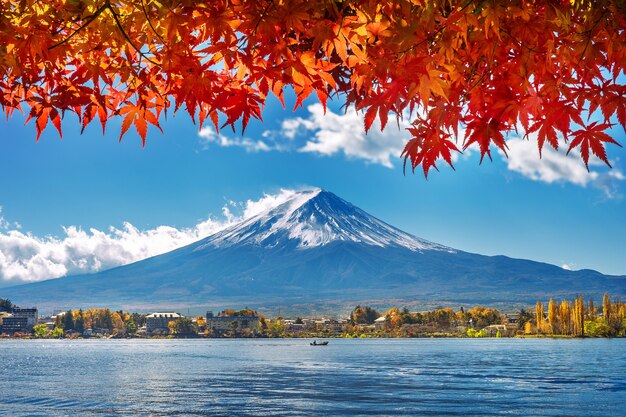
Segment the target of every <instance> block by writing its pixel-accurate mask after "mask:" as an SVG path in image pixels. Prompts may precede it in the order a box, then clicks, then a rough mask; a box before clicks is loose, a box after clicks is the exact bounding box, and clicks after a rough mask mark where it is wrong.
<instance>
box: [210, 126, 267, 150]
mask: <svg viewBox="0 0 626 417" xmlns="http://www.w3.org/2000/svg"><path fill="white" fill-rule="evenodd" d="M198 135H199V136H200V139H201V142H200V143H201V145H202V148H203V150H207V149H208V148H209V146H210V145H211V144H215V145H217V146H221V147H223V148H230V147H239V148H243V149H245V150H246V151H247V152H267V151H271V150H276V149H275V148H274V147H273V146H270V145H268V144H267V143H265V142H263V141H262V140H253V139H250V138H246V137H235V138H229V137H228V136H225V135H223V134H221V133H216V132H215V129H214V128H212V127H203V128H202V129H201V130H200V132H199V133H198Z"/></svg>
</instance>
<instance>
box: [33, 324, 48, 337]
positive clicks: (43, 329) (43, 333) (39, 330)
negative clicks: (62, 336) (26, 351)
mask: <svg viewBox="0 0 626 417" xmlns="http://www.w3.org/2000/svg"><path fill="white" fill-rule="evenodd" d="M33 333H34V334H35V337H36V338H38V339H43V338H44V337H47V336H48V334H49V333H50V332H49V331H48V326H46V325H45V324H37V325H36V326H35V327H33Z"/></svg>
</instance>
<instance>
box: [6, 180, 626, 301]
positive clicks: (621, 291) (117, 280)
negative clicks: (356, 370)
mask: <svg viewBox="0 0 626 417" xmlns="http://www.w3.org/2000/svg"><path fill="white" fill-rule="evenodd" d="M604 291H608V292H610V293H611V294H614V295H616V296H624V295H626V277H625V276H607V275H603V274H601V273H599V272H596V271H591V270H581V271H567V270H564V269H562V268H560V267H558V266H554V265H549V264H545V263H540V262H533V261H528V260H521V259H511V258H508V257H505V256H483V255H478V254H472V253H467V252H463V251H460V250H456V249H451V248H448V247H446V246H443V245H439V244H436V243H432V242H429V241H427V240H423V239H420V238H418V237H415V236H413V235H410V234H408V233H405V232H403V231H401V230H399V229H397V228H395V227H393V226H390V225H388V224H386V223H384V222H383V221H381V220H378V219H376V218H375V217H373V216H371V215H369V214H368V213H366V212H365V211H363V210H361V209H359V208H358V207H355V206H354V205H352V204H350V203H348V202H346V201H344V200H342V199H341V198H339V197H337V196H336V195H334V194H332V193H330V192H328V191H324V190H320V189H315V190H309V191H303V192H300V193H295V194H294V195H292V196H291V197H290V198H289V199H287V200H286V201H284V202H282V203H280V204H278V205H277V206H275V207H272V208H271V209H268V210H265V211H263V212H261V213H259V214H257V215H256V216H254V217H252V218H250V219H248V220H246V221H244V222H242V223H239V224H236V225H234V226H232V227H230V228H227V229H224V230H222V231H221V232H218V233H216V234H214V235H212V236H209V237H207V238H205V239H202V240H200V241H198V242H195V243H192V244H190V245H188V246H186V247H183V248H179V249H177V250H174V251H172V252H168V253H165V254H162V255H159V256H155V257H152V258H149V259H145V260H143V261H140V262H136V263H133V264H130V265H125V266H122V267H118V268H114V269H110V270H108V271H102V272H99V273H96V274H92V275H82V276H72V277H66V278H59V279H53V280H48V281H43V282H38V283H34V284H27V285H22V286H17V287H11V288H2V289H1V290H0V298H9V299H11V300H12V301H13V302H15V303H17V304H24V305H33V304H36V305H38V306H40V307H45V306H48V307H51V308H58V307H62V308H67V307H75V308H77V307H94V306H105V307H112V308H119V307H124V308H131V309H132V308H151V307H157V306H182V307H185V306H190V305H191V306H193V305H198V306H200V305H204V306H206V305H224V306H235V307H236V306H241V305H248V306H266V307H267V306H272V305H273V306H275V305H280V306H282V307H287V306H289V305H292V306H293V305H302V303H308V305H313V306H315V308H316V309H320V311H321V310H323V309H324V307H323V305H337V303H342V302H343V303H345V302H348V301H350V302H363V301H365V300H377V302H379V303H385V302H386V301H385V300H390V301H389V302H390V303H391V304H393V305H401V304H399V303H402V302H404V303H407V304H409V303H411V302H412V301H414V300H416V299H417V300H427V301H429V302H436V301H446V302H459V303H460V302H462V303H486V304H493V303H498V302H507V303H527V302H534V301H535V300H536V299H538V298H542V299H544V298H546V297H549V296H555V297H571V296H574V295H576V294H578V293H582V294H585V295H586V296H589V295H592V296H594V297H595V299H596V300H598V299H600V298H601V297H602V293H603V292H604ZM391 300H393V301H391ZM399 300H404V301H399Z"/></svg>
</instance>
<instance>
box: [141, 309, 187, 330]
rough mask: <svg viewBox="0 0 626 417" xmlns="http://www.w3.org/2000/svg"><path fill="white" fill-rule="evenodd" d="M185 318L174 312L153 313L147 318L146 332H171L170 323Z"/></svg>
mask: <svg viewBox="0 0 626 417" xmlns="http://www.w3.org/2000/svg"><path fill="white" fill-rule="evenodd" d="M181 317H183V316H182V315H180V314H178V313H174V312H168V313H152V314H148V315H147V316H146V330H147V331H148V333H152V332H154V331H157V330H158V331H163V330H167V331H169V327H168V324H169V323H170V321H174V320H176V319H179V318H181Z"/></svg>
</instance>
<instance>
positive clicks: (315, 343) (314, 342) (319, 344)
mask: <svg viewBox="0 0 626 417" xmlns="http://www.w3.org/2000/svg"><path fill="white" fill-rule="evenodd" d="M327 344H328V341H325V342H319V343H317V340H314V341H312V342H311V346H326V345H327Z"/></svg>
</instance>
